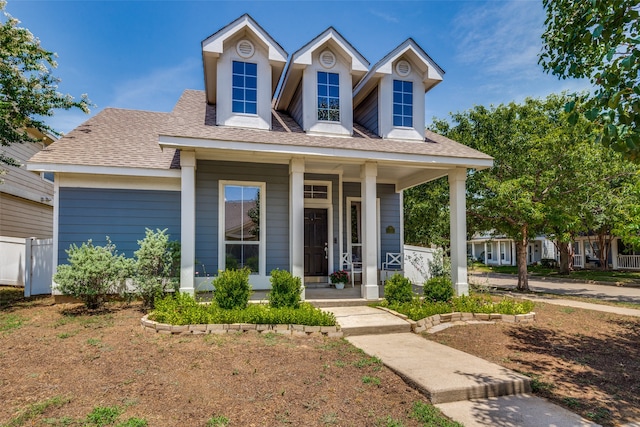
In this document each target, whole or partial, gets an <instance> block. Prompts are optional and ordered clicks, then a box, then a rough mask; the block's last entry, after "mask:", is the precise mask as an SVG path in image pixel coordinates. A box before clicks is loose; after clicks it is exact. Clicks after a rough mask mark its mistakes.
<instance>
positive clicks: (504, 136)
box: [434, 95, 586, 291]
mask: <svg viewBox="0 0 640 427" xmlns="http://www.w3.org/2000/svg"><path fill="white" fill-rule="evenodd" d="M565 103H566V97H565V96H558V95H551V96H549V97H548V98H546V99H544V100H537V99H526V100H525V101H524V103H522V104H515V103H510V104H508V105H499V106H498V107H491V108H485V107H483V106H477V107H475V108H474V109H472V110H469V111H466V112H463V113H457V114H454V115H453V117H452V118H453V125H450V124H449V123H448V122H446V121H442V120H439V121H436V122H435V123H434V126H435V130H436V131H437V132H439V133H442V134H444V135H445V136H447V137H449V138H452V139H454V140H457V141H460V142H461V143H463V144H466V145H468V146H470V147H472V148H475V149H478V150H480V151H483V152H485V153H487V154H489V155H491V156H493V157H494V166H493V167H492V168H490V169H488V170H485V171H480V172H478V171H470V172H469V174H468V178H467V215H468V223H469V228H470V229H478V230H485V231H493V232H495V233H497V234H504V235H506V236H508V237H509V238H511V239H513V240H514V241H515V242H516V253H517V263H518V289H519V290H524V291H526V290H528V289H529V287H528V279H527V246H528V242H529V239H530V238H532V237H535V236H536V235H538V234H542V233H544V232H545V231H547V230H548V229H549V226H550V222H551V221H554V220H555V221H561V220H562V219H563V218H566V216H567V214H566V213H565V212H563V211H561V210H560V207H564V208H565V209H567V210H569V209H571V208H572V205H573V203H572V200H573V199H572V198H573V197H574V195H575V194H576V193H578V192H579V190H580V189H581V188H583V187H584V184H585V183H584V182H581V181H580V180H579V179H576V176H577V175H578V174H579V171H580V169H581V164H580V156H581V153H582V152H583V149H584V144H585V141H586V138H585V137H584V135H583V134H580V132H578V130H579V129H578V128H576V127H571V126H567V125H566V116H567V114H566V113H565V112H564V105H565ZM551 207H553V209H551ZM552 212H553V213H554V215H553V216H552V215H550V213H552Z"/></svg>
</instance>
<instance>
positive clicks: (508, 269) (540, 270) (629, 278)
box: [472, 265, 640, 284]
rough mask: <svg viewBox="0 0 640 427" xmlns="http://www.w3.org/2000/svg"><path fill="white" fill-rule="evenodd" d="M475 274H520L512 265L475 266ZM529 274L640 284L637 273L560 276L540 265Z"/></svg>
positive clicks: (591, 272) (595, 272) (530, 268)
mask: <svg viewBox="0 0 640 427" xmlns="http://www.w3.org/2000/svg"><path fill="white" fill-rule="evenodd" d="M472 271H473V272H478V273H502V274H518V267H517V266H511V265H500V266H491V267H490V266H485V265H482V266H475V265H474V267H473V269H472ZM527 272H529V273H531V275H532V276H543V277H557V278H562V279H580V280H593V281H598V282H613V283H622V284H624V283H640V272H636V271H611V270H609V271H602V270H575V271H572V272H571V273H570V274H568V275H567V274H559V272H558V269H557V268H546V267H542V266H540V265H530V266H528V267H527Z"/></svg>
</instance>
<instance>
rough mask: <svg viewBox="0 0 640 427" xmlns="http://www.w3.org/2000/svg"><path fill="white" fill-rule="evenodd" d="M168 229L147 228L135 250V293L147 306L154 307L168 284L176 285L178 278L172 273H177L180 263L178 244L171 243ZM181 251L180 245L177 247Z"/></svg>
mask: <svg viewBox="0 0 640 427" xmlns="http://www.w3.org/2000/svg"><path fill="white" fill-rule="evenodd" d="M166 232H167V229H166V228H165V229H164V230H160V229H158V230H156V231H155V232H154V231H153V230H150V229H148V228H147V229H146V230H145V237H144V239H142V240H138V245H139V247H140V248H139V249H138V250H137V251H135V252H134V256H135V258H136V263H135V271H136V273H135V276H134V280H133V283H134V287H135V293H136V295H137V296H138V297H140V298H141V299H142V302H143V304H144V306H145V307H149V308H153V306H154V304H155V300H156V298H159V297H161V296H162V295H163V294H164V292H165V288H166V286H167V285H170V284H172V282H173V285H174V287H175V284H177V280H175V279H174V280H171V279H170V277H171V275H172V274H175V273H176V269H175V268H176V263H177V264H178V265H179V263H180V259H179V255H177V257H178V259H177V260H176V254H175V250H176V245H175V244H172V245H171V246H170V244H169V235H168V234H166ZM177 250H178V251H179V247H178V248H177Z"/></svg>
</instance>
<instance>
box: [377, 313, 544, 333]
mask: <svg viewBox="0 0 640 427" xmlns="http://www.w3.org/2000/svg"><path fill="white" fill-rule="evenodd" d="M377 308H379V309H380V310H384V311H387V312H389V313H391V314H393V315H394V316H398V317H400V318H402V319H404V320H406V321H407V322H409V323H410V324H411V331H412V332H413V333H416V334H419V333H421V332H424V331H426V330H428V329H431V328H433V327H435V326H438V325H440V324H442V323H454V322H471V321H476V322H477V321H481V322H507V323H532V322H534V321H535V320H536V313H535V312H533V311H532V312H530V313H527V314H500V313H491V314H488V313H461V312H453V313H444V314H434V315H433V316H429V317H425V318H424V319H420V320H418V321H415V320H411V319H409V317H408V316H407V315H405V314H402V313H398V312H397V311H393V310H391V309H389V308H387V307H377Z"/></svg>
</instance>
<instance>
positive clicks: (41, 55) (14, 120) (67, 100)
mask: <svg viewBox="0 0 640 427" xmlns="http://www.w3.org/2000/svg"><path fill="white" fill-rule="evenodd" d="M5 6H6V1H4V0H0V11H2V16H3V17H4V19H2V18H0V20H1V21H3V22H0V24H1V25H0V145H1V146H9V145H11V144H16V143H22V142H24V141H34V138H33V137H31V136H30V135H29V134H28V133H27V130H28V129H29V128H33V129H37V130H38V131H40V132H41V133H43V134H53V135H56V136H59V135H60V134H59V133H58V132H57V131H55V130H54V129H52V128H51V127H49V126H48V125H47V124H46V123H45V122H44V120H43V118H46V117H51V116H52V115H53V112H54V110H56V109H64V110H69V109H71V108H79V109H81V110H82V111H84V112H85V113H89V106H90V105H91V104H90V101H89V100H88V99H87V96H86V95H82V98H81V99H80V100H79V101H78V100H75V99H74V98H73V97H72V96H71V95H68V94H67V95H63V94H61V93H59V92H58V83H59V82H60V80H59V79H58V78H56V77H54V76H53V75H52V69H53V68H56V66H57V64H56V62H55V60H54V58H55V57H56V54H55V53H53V52H50V51H48V50H46V49H44V48H42V47H41V46H40V40H38V39H37V38H36V37H34V36H33V34H31V32H30V31H29V30H28V29H26V28H21V27H19V24H20V21H18V20H17V19H15V18H13V17H12V16H11V15H9V14H8V13H6V12H5V10H4V9H5ZM0 164H6V165H11V166H20V165H19V164H18V162H17V161H16V160H15V159H12V158H10V157H8V156H6V155H4V154H3V153H2V152H0Z"/></svg>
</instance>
